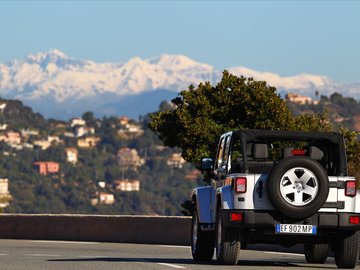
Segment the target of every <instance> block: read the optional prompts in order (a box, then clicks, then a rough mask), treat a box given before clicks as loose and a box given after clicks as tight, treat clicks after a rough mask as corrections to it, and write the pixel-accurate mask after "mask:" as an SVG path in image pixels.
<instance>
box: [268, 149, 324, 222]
mask: <svg viewBox="0 0 360 270" xmlns="http://www.w3.org/2000/svg"><path fill="white" fill-rule="evenodd" d="M290 172H291V173H292V174H291V177H292V178H295V179H290V180H291V181H290V180H289V178H290V176H288V175H290ZM302 176H304V177H307V178H302ZM308 178H309V179H308ZM293 180H295V181H293ZM296 180H298V181H296ZM286 181H288V182H287V183H286ZM289 182H290V183H289ZM294 183H295V184H294ZM286 184H287V185H289V188H292V189H293V191H289V192H290V193H289V194H288V195H289V196H288V197H287V196H285V195H283V194H282V192H284V190H286V188H287V186H285V185H286ZM310 189H313V190H315V191H312V192H314V193H315V194H313V195H308V194H307V193H306V191H307V190H310ZM300 192H301V193H300ZM297 193H299V194H300V195H301V196H302V197H301V198H302V199H301V200H302V203H298V202H297V200H298V199H296V198H297V196H299V195H297ZM267 194H268V196H269V199H270V202H271V203H272V205H273V206H274V208H275V209H277V210H278V211H279V212H280V213H281V214H282V215H284V216H285V217H288V218H294V219H303V218H307V217H309V216H312V215H313V214H315V213H316V212H317V211H318V210H319V209H320V208H321V207H322V206H323V205H324V203H325V202H326V199H327V197H328V194H329V179H328V176H327V174H326V172H325V170H324V168H323V167H322V166H321V164H320V163H319V162H317V161H315V160H313V159H311V158H309V157H299V156H294V157H289V158H286V159H283V160H282V161H280V162H279V164H277V165H276V166H275V167H274V168H273V170H272V171H271V174H270V176H269V179H268V181H267ZM290 195H292V196H293V201H291V200H292V199H291V197H290ZM308 197H309V198H308Z"/></svg>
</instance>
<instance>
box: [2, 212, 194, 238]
mask: <svg viewBox="0 0 360 270" xmlns="http://www.w3.org/2000/svg"><path fill="white" fill-rule="evenodd" d="M190 226H191V219H190V218H189V217H173V216H115V215H114V216H105V215H47V214H39V215H36V214H34V215H27V214H0V238H2V239H36V240H68V241H96V242H121V243H139V244H164V245H189V244H190Z"/></svg>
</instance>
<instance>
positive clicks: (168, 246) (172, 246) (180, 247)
mask: <svg viewBox="0 0 360 270" xmlns="http://www.w3.org/2000/svg"><path fill="white" fill-rule="evenodd" d="M160 247H165V248H191V247H190V246H167V245H160Z"/></svg>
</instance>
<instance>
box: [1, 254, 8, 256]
mask: <svg viewBox="0 0 360 270" xmlns="http://www.w3.org/2000/svg"><path fill="white" fill-rule="evenodd" d="M8 255H9V254H0V256H8Z"/></svg>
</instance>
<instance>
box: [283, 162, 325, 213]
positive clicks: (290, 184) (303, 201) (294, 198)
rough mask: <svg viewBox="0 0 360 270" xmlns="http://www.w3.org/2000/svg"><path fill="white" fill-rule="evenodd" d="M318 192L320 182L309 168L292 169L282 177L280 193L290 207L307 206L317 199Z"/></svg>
mask: <svg viewBox="0 0 360 270" xmlns="http://www.w3.org/2000/svg"><path fill="white" fill-rule="evenodd" d="M318 191H319V181H318V179H317V177H316V176H315V174H314V173H313V172H312V171H310V170H309V169H307V168H303V167H295V168H291V169H290V170H288V171H287V172H286V173H285V174H284V175H283V176H282V177H281V180H280V193H281V196H282V197H283V199H284V200H285V201H286V202H287V203H289V204H290V205H293V206H304V205H307V204H309V203H311V202H312V201H313V200H314V199H315V198H316V195H317V193H318Z"/></svg>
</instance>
